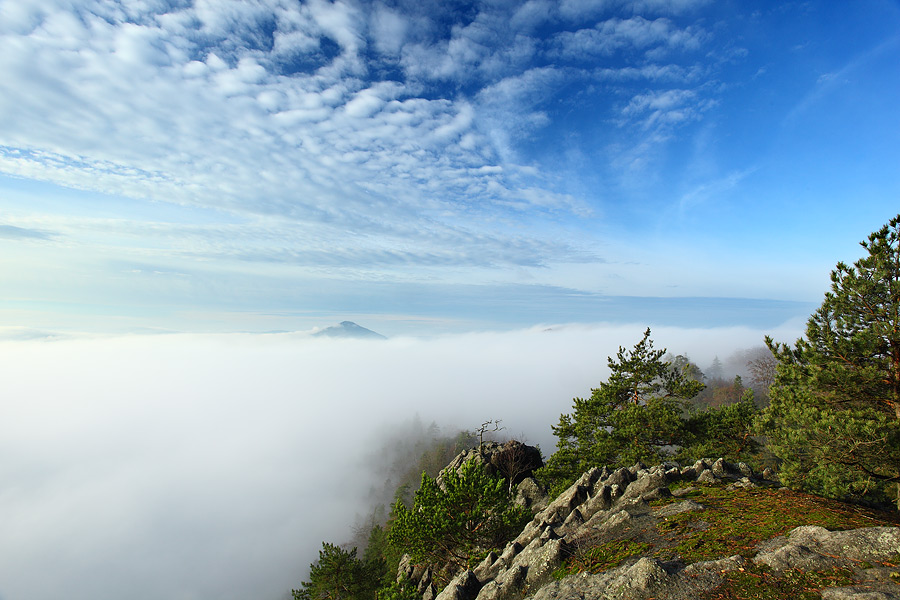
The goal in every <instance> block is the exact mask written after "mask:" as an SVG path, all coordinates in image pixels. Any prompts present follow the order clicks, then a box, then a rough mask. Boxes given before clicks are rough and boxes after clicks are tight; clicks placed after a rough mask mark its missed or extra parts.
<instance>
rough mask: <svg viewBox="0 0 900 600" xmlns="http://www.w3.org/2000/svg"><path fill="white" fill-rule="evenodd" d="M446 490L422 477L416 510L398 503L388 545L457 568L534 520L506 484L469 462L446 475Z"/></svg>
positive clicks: (423, 560) (498, 545) (419, 560)
mask: <svg viewBox="0 0 900 600" xmlns="http://www.w3.org/2000/svg"><path fill="white" fill-rule="evenodd" d="M442 482H443V487H441V486H440V485H438V482H437V481H436V480H435V479H432V478H431V477H429V476H428V474H427V473H422V484H421V485H420V486H419V489H418V491H416V495H415V499H414V502H413V507H412V508H407V507H406V506H405V505H403V504H402V503H401V502H397V503H395V504H394V508H393V510H394V515H395V520H394V521H393V523H392V524H391V529H390V533H388V543H390V544H391V545H392V546H394V547H395V548H397V549H398V550H400V551H401V552H405V553H408V554H409V555H410V557H411V558H412V559H413V561H415V562H416V563H427V564H431V565H433V566H435V567H436V569H437V570H440V569H442V568H443V567H444V566H445V565H446V566H448V567H449V569H448V572H449V573H450V574H451V575H452V574H453V573H454V572H455V571H456V570H458V569H460V568H465V567H467V566H469V563H470V561H472V560H473V559H474V558H479V557H480V556H481V555H482V554H484V553H485V552H486V551H488V550H494V549H499V548H502V547H503V546H504V545H505V544H506V542H507V541H508V538H510V537H511V536H513V535H515V534H516V533H518V532H519V531H520V530H521V528H522V527H523V526H524V525H525V523H526V522H527V521H528V519H529V518H530V516H531V513H530V512H529V511H528V509H526V508H524V507H522V506H519V505H516V504H513V503H512V497H511V495H510V492H509V489H508V487H507V485H506V482H505V481H504V480H503V479H502V478H499V477H492V476H491V475H488V474H487V471H486V470H485V468H484V465H482V464H480V463H478V462H476V461H474V460H470V461H468V462H466V463H465V464H463V466H462V467H461V469H460V471H459V472H457V471H454V470H447V471H444V473H443V477H442Z"/></svg>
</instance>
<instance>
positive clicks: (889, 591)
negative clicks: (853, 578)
mask: <svg viewBox="0 0 900 600" xmlns="http://www.w3.org/2000/svg"><path fill="white" fill-rule="evenodd" d="M878 588H879V589H873V586H872V585H871V584H867V585H865V586H850V587H839V588H828V589H825V590H822V600H900V586H891V587H888V586H878Z"/></svg>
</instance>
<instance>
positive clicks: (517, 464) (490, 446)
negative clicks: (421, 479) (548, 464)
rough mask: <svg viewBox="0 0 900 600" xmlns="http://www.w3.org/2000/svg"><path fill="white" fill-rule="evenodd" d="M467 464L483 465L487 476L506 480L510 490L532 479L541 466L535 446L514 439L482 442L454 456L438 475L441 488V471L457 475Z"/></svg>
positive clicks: (539, 455) (541, 460)
mask: <svg viewBox="0 0 900 600" xmlns="http://www.w3.org/2000/svg"><path fill="white" fill-rule="evenodd" d="M469 461H475V462H477V463H479V464H482V465H484V466H485V470H486V471H487V472H488V474H489V475H496V476H498V477H503V478H505V479H506V480H508V481H509V482H510V489H511V490H512V489H514V488H515V486H516V485H518V484H520V483H521V482H523V481H525V480H526V479H532V480H533V478H534V477H533V476H534V471H535V470H537V469H540V468H541V467H543V466H544V461H543V459H542V458H541V451H540V450H539V449H537V448H535V447H534V446H529V445H528V444H523V443H522V442H519V441H517V440H510V441H508V442H505V443H499V442H484V443H483V444H482V445H481V446H479V447H476V448H472V449H471V450H465V451H463V452H460V453H459V454H457V455H456V457H455V458H454V459H453V460H452V461H450V464H448V465H447V466H446V467H444V469H443V471H441V473H440V474H439V475H438V476H437V483H438V485H440V486H441V487H443V485H442V481H443V477H442V475H443V472H444V471H448V470H454V471H457V472H459V470H460V469H462V466H463V465H464V464H465V463H467V462H469Z"/></svg>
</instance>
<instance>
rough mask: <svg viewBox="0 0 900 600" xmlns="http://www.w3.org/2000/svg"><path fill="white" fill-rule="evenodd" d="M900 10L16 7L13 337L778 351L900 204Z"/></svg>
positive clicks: (9, 152)
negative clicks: (736, 329) (674, 333)
mask: <svg viewBox="0 0 900 600" xmlns="http://www.w3.org/2000/svg"><path fill="white" fill-rule="evenodd" d="M898 59H900V4H898V3H897V2H894V1H886V0H861V1H859V2H853V3H824V2H757V3H753V4H751V5H747V4H746V3H740V2H732V1H723V2H710V1H706V0H673V1H669V2H664V1H662V0H635V1H626V0H559V1H556V2H554V1H551V0H528V1H527V2H521V1H516V2H513V1H504V0H496V1H485V2H444V1H441V2H437V1H431V0H424V1H423V0H415V1H412V0H411V1H409V2H406V1H404V0H395V1H390V2H388V1H384V2H351V1H345V0H337V1H334V2H330V1H327V0H312V1H309V2H300V1H297V0H253V1H231V0H196V1H188V0H177V1H175V0H173V1H166V0H143V1H134V2H114V1H110V0H33V1H32V0H15V1H10V0H2V1H0V281H2V292H0V327H3V328H4V331H5V335H6V336H8V337H9V336H12V337H31V336H42V335H54V334H56V335H58V334H79V333H84V332H88V333H98V332H99V333H134V332H146V331H166V332H240V331H244V332H265V331H298V330H308V329H310V328H312V327H317V326H324V325H329V324H331V323H333V322H336V321H339V320H344V319H349V320H354V321H357V322H361V324H362V325H365V326H369V327H371V328H373V329H376V330H378V331H380V332H381V333H384V334H386V335H394V334H413V335H427V334H432V333H439V332H465V331H476V330H498V329H502V330H510V329H515V328H519V327H530V326H533V325H535V324H546V323H561V322H580V323H596V322H604V321H606V322H643V323H647V324H671V325H687V326H694V325H698V326H702V325H703V324H704V320H708V322H706V323H705V324H706V325H708V326H720V325H721V326H728V325H749V326H762V327H772V326H777V325H778V324H780V323H782V322H785V321H787V320H789V319H791V318H796V317H798V316H804V315H808V314H809V312H810V310H811V309H812V308H814V306H815V305H817V304H818V302H819V301H820V300H821V296H822V293H823V292H824V291H825V290H826V289H827V286H828V273H829V270H830V269H831V268H833V267H834V265H835V264H836V262H837V261H839V260H853V259H855V258H857V257H858V256H859V253H860V249H859V247H858V245H857V244H858V242H859V241H861V240H863V239H865V236H866V235H868V233H870V232H871V231H873V230H875V229H877V228H878V227H880V226H881V225H882V224H883V223H885V222H886V221H887V220H888V219H889V218H890V217H892V216H894V215H895V214H896V212H897V210H898V206H900V204H898V201H897V198H898V191H900V169H898V167H900V112H898V111H897V110H896V107H897V106H898V105H900V60H898Z"/></svg>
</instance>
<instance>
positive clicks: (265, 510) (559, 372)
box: [0, 324, 800, 600]
mask: <svg viewBox="0 0 900 600" xmlns="http://www.w3.org/2000/svg"><path fill="white" fill-rule="evenodd" d="M642 331H643V327H642V326H638V325H635V326H627V325H610V326H592V327H587V326H560V327H552V328H548V327H541V328H536V329H531V330H525V331H515V332H507V333H482V334H467V335H455V336H448V337H441V338H435V339H412V338H403V339H390V340H387V341H377V340H375V341H370V340H335V339H322V338H310V337H308V336H303V335H292V334H270V335H252V334H240V335H238V334H235V335H204V336H197V335H135V336H127V337H114V338H109V337H106V338H75V339H57V340H8V341H2V342H0V369H2V373H0V599H2V600H51V599H52V600H58V599H59V598H67V599H68V600H106V599H110V600H112V599H116V600H118V599H120V598H128V599H129V600H159V599H163V598H164V599H166V600H195V599H196V600H201V599H202V600H210V599H213V598H214V599H216V600H246V599H247V598H253V599H258V600H281V599H283V598H285V597H289V595H290V593H289V592H290V589H291V588H292V587H294V588H296V587H298V586H299V584H300V581H301V580H302V579H303V578H304V577H305V576H306V575H307V573H308V566H309V563H310V562H311V561H312V560H314V559H315V558H316V556H317V553H318V549H319V548H320V544H321V542H322V541H323V540H328V541H333V542H337V543H340V542H343V541H346V540H347V539H349V537H350V528H351V525H352V524H353V518H354V515H356V514H360V513H364V512H366V510H367V506H366V504H365V501H366V496H367V490H368V489H369V488H370V486H371V485H373V483H376V484H377V483H379V482H380V480H381V474H380V473H378V472H377V471H373V470H372V469H371V468H370V467H366V466H365V465H371V464H378V455H377V452H378V448H380V447H382V446H383V445H384V444H385V443H390V440H391V435H392V432H394V431H395V430H396V431H400V430H401V429H402V428H399V427H398V425H399V424H401V423H405V422H409V420H410V419H411V418H412V417H413V416H414V415H418V416H419V418H420V419H421V420H422V421H423V422H425V423H430V422H431V421H434V422H436V423H437V424H438V425H440V427H441V428H442V430H443V431H447V432H449V431H452V430H454V429H455V428H465V429H474V428H476V427H477V426H478V425H480V424H481V423H482V422H484V421H486V420H488V419H502V422H503V425H504V426H505V427H506V430H505V432H504V433H506V434H507V435H509V436H512V437H518V438H522V437H524V438H525V439H526V440H527V441H528V442H529V443H532V444H539V445H540V446H541V447H542V448H543V449H544V451H545V453H548V452H549V451H552V449H553V447H554V438H553V436H552V433H551V431H550V425H551V424H553V423H555V422H556V421H557V420H558V418H559V415H560V413H562V412H568V411H569V409H570V407H571V400H572V398H573V397H574V396H585V395H588V394H590V388H591V387H596V386H597V384H598V383H599V382H600V381H602V380H603V379H604V378H605V376H606V375H607V373H608V371H607V366H606V357H607V356H608V355H611V354H614V353H615V352H616V349H617V348H618V346H619V345H623V346H626V347H630V346H632V345H633V344H634V343H636V342H637V341H638V340H639V339H640V337H641V333H642ZM765 333H769V334H772V335H774V336H775V337H776V338H777V339H780V340H782V341H793V340H794V339H795V338H796V337H797V336H798V335H799V333H800V326H799V325H796V324H794V325H785V326H783V327H782V328H780V329H776V330H770V331H765V332H764V331H759V330H751V329H746V328H722V329H674V328H659V329H656V330H654V331H653V339H654V340H655V341H656V346H657V347H659V348H661V347H667V348H668V349H669V350H670V351H671V352H673V353H678V354H685V353H686V354H687V355H689V356H690V357H691V358H692V359H693V360H694V361H695V362H696V363H697V364H699V365H700V366H701V367H705V366H706V365H708V364H709V363H710V362H711V361H712V360H713V358H714V357H715V356H718V357H720V358H721V359H722V360H723V361H724V360H726V358H727V357H728V356H729V355H730V354H731V353H732V352H734V351H735V350H739V349H744V348H751V347H756V346H760V345H761V344H762V339H763V335H764V334H765Z"/></svg>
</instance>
